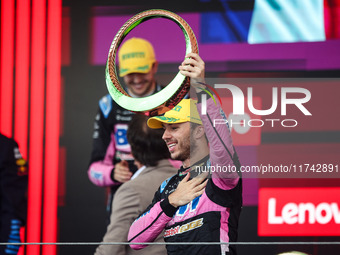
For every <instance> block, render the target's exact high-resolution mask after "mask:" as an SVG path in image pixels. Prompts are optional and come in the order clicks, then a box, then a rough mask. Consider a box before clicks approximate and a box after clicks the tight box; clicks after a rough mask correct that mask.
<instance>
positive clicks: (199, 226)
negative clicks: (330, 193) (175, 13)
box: [128, 53, 242, 255]
mask: <svg viewBox="0 0 340 255" xmlns="http://www.w3.org/2000/svg"><path fill="white" fill-rule="evenodd" d="M179 70H180V72H181V73H182V74H183V75H185V76H189V77H190V78H191V79H192V81H197V80H203V79H204V62H203V60H202V59H201V58H200V57H199V56H198V55H197V54H194V53H189V54H188V55H187V56H186V60H184V61H183V63H182V65H181V66H180V67H179ZM193 83H194V82H192V84H193ZM192 86H194V88H195V91H196V93H197V99H198V103H197V104H196V101H194V100H193V99H183V100H182V101H181V102H180V103H179V104H178V105H177V106H176V107H174V108H173V109H172V110H170V111H168V112H166V113H165V114H164V115H163V116H157V117H153V118H150V119H149V120H148V126H149V127H151V128H164V134H163V140H164V141H165V142H166V144H167V146H168V148H169V151H170V154H171V157H172V159H176V160H181V161H182V163H183V165H182V167H181V168H180V169H179V170H178V173H177V174H176V175H174V176H172V177H170V178H169V179H167V180H166V181H164V182H163V183H162V184H161V186H160V188H159V189H158V190H157V192H156V193H155V196H154V198H153V201H152V203H151V205H150V206H149V207H148V208H147V209H146V211H145V212H144V213H143V214H141V215H140V216H139V217H138V218H137V219H136V220H135V221H134V223H133V224H132V226H131V227H130V231H129V236H128V240H129V242H131V244H130V246H131V247H132V248H133V249H137V250H138V249H142V248H144V247H145V245H140V244H133V243H140V242H153V241H154V239H155V238H156V237H157V235H159V234H160V233H161V232H162V231H163V230H164V239H165V241H166V242H168V243H169V244H168V245H167V252H168V254H176V255H180V254H227V255H230V254H236V249H235V247H233V246H232V245H228V244H226V243H227V242H235V241H237V229H238V220H239V215H240V212H241V208H242V179H241V176H240V171H239V170H240V164H239V161H238V157H237V154H236V152H235V149H234V147H233V145H232V140H231V136H230V131H229V127H228V125H221V124H218V125H214V120H215V119H219V120H221V119H225V120H226V117H225V114H224V113H223V111H222V109H221V107H220V105H219V104H218V103H215V102H214V100H213V99H212V98H210V99H208V100H206V113H205V114H201V112H202V111H201V110H202V109H201V108H202V103H201V102H200V99H201V98H202V91H204V90H205V91H207V87H206V86H203V85H200V84H198V83H196V85H192ZM202 173H203V174H202ZM171 242H222V243H224V244H221V245H207V244H205V245H203V244H195V245H184V244H183V245H171V244H170V243H171Z"/></svg>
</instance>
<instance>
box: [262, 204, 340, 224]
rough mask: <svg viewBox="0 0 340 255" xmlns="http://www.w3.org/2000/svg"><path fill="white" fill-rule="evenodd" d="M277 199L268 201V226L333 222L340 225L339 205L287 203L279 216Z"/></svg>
mask: <svg viewBox="0 0 340 255" xmlns="http://www.w3.org/2000/svg"><path fill="white" fill-rule="evenodd" d="M277 213H279V212H278V210H277V208H276V199H275V198H270V199H269V200H268V224H283V223H286V224H305V223H309V224H315V223H319V224H327V223H329V222H330V221H331V220H334V221H335V223H337V224H340V211H339V206H338V204H337V203H320V204H317V205H315V204H313V203H298V204H297V203H287V204H285V205H284V206H283V207H282V209H281V212H280V213H279V214H277Z"/></svg>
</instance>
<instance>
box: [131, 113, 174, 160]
mask: <svg viewBox="0 0 340 255" xmlns="http://www.w3.org/2000/svg"><path fill="white" fill-rule="evenodd" d="M147 120H148V117H147V116H145V115H144V114H139V113H138V114H135V115H133V117H132V120H131V121H130V123H129V127H128V131H127V139H128V142H129V144H130V146H131V152H132V155H133V157H134V158H135V159H136V160H138V161H139V162H140V163H141V164H143V165H145V166H156V165H157V163H158V161H159V160H161V159H168V158H170V152H169V149H168V147H167V146H166V144H165V142H164V141H163V139H162V136H163V132H164V130H163V129H151V128H149V127H148V126H147V124H146V122H147Z"/></svg>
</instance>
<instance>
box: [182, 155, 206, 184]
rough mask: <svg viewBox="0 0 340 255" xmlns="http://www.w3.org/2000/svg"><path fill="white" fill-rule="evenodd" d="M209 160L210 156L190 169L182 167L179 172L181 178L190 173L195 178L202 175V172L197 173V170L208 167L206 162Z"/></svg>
mask: <svg viewBox="0 0 340 255" xmlns="http://www.w3.org/2000/svg"><path fill="white" fill-rule="evenodd" d="M208 160H209V154H208V155H207V156H205V157H204V158H202V159H200V160H199V161H197V162H196V163H194V164H193V165H191V166H189V167H186V168H184V167H183V165H182V166H181V168H180V169H179V170H178V173H177V174H178V175H179V176H183V175H186V174H187V173H188V172H190V174H191V176H190V177H191V178H193V177H195V176H197V175H198V174H199V173H200V171H197V169H199V167H202V166H204V165H206V162H207V161H208Z"/></svg>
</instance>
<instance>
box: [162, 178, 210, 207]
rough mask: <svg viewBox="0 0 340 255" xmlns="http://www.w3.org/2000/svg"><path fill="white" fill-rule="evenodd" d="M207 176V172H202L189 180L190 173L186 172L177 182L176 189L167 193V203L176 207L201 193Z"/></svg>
mask: <svg viewBox="0 0 340 255" xmlns="http://www.w3.org/2000/svg"><path fill="white" fill-rule="evenodd" d="M207 176H208V173H204V174H201V175H199V176H197V177H195V178H193V179H191V180H189V178H190V173H188V174H187V175H186V176H185V177H184V179H183V180H182V181H181V182H180V183H179V184H178V186H177V189H176V190H175V191H174V192H173V193H171V194H170V195H169V197H168V199H169V203H170V204H171V205H172V206H174V207H176V208H177V207H179V206H182V205H186V204H187V203H189V202H190V201H192V200H194V199H195V198H196V197H198V196H200V195H202V194H203V192H204V189H205V186H206V185H207V182H208V180H205V179H206V178H207ZM204 180H205V181H204Z"/></svg>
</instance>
